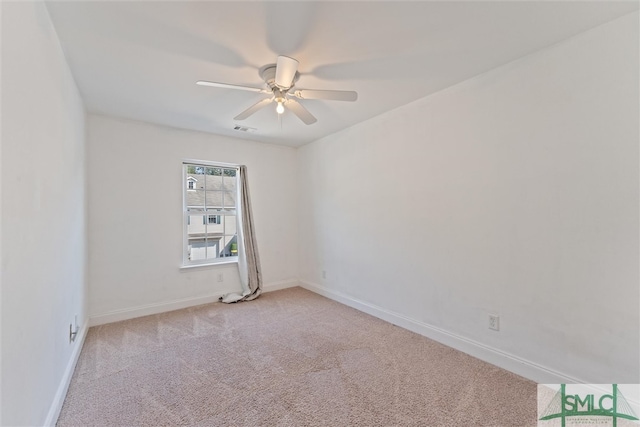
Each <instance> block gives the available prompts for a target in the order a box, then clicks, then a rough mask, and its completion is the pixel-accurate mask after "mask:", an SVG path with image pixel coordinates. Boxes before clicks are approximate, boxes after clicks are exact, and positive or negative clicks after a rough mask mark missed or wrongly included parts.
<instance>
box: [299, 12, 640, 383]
mask: <svg viewBox="0 0 640 427" xmlns="http://www.w3.org/2000/svg"><path fill="white" fill-rule="evenodd" d="M638 75H639V67H638V14H637V13H634V14H632V15H628V16H626V17H623V18H620V19H618V20H616V21H613V22H610V23H608V24H605V25H603V26H600V27H598V28H595V29H593V30H590V31H588V32H586V33H583V34H581V35H579V36H577V37H575V38H573V39H570V40H567V41H565V42H563V43H560V44H558V45H556V46H553V47H551V48H548V49H546V50H544V51H541V52H538V53H536V54H533V55H531V56H528V57H525V58H522V59H521V60H518V61H516V62H513V63H510V64H508V65H506V66H504V67H501V68H499V69H496V70H493V71H491V72H488V73H486V74H484V75H482V76H479V77H476V78H474V79H471V80H469V81H466V82H464V83H462V84H459V85H457V86H455V87H452V88H450V89H448V90H445V91H442V92H440V93H437V94H434V95H432V96H430V97H427V98H424V99H422V100H419V101H417V102H415V103H412V104H410V105H407V106H404V107H401V108H398V109H396V110H394V111H391V112H389V113H386V114H384V115H381V116H379V117H377V118H374V119H372V120H370V121H367V122H364V123H362V124H360V125H357V126H354V127H352V128H350V129H347V130H345V131H343V132H340V133H338V134H335V135H333V136H329V137H327V138H324V139H322V140H319V141H316V142H314V143H312V144H310V145H307V146H305V147H303V148H301V149H300V151H299V174H298V177H299V182H300V185H299V192H300V245H299V246H300V251H301V252H300V275H301V279H302V280H304V282H305V283H306V285H307V286H309V287H310V288H313V289H315V290H318V291H321V292H324V293H325V294H327V295H330V296H333V297H336V298H338V299H342V300H345V301H351V303H352V304H354V305H358V304H360V305H361V306H362V307H368V308H373V309H372V310H370V311H372V312H377V313H386V314H391V316H390V318H395V319H396V320H399V321H403V322H404V321H406V322H408V323H412V324H414V325H422V326H423V327H424V328H423V330H425V331H432V332H434V334H433V335H434V336H442V337H448V338H447V339H449V338H452V337H453V342H457V344H459V347H460V348H466V349H467V350H469V349H471V351H472V352H475V353H476V354H479V355H481V354H484V355H485V356H486V354H487V351H485V350H487V349H489V353H493V355H494V356H496V358H495V360H503V361H504V360H507V359H509V358H510V357H511V356H513V357H514V358H515V359H516V360H517V361H519V362H524V363H525V364H527V363H528V364H529V367H533V368H535V369H533V371H531V370H529V372H532V374H531V375H530V376H531V377H536V376H537V378H533V379H538V380H544V379H545V378H547V379H548V378H549V377H548V376H546V377H545V376H544V375H543V374H544V372H545V370H544V368H548V369H550V371H548V372H553V371H555V373H558V374H560V375H561V376H564V378H575V379H578V380H582V381H586V382H594V383H611V382H618V383H638V382H640V369H639V368H640V366H639V360H640V358H639V356H640V355H639V343H638V341H639V335H640V334H639V323H640V322H639V305H638V304H639V300H640V299H639V289H638V288H639V286H638V284H639V277H638V271H639V261H638V259H639V253H638V231H639V230H638V220H639V215H638V205H639V188H638V178H639V174H638V141H639V135H638V117H639V109H638V101H639V98H638ZM382 242H391V247H387V246H386V244H385V245H383V244H382ZM322 270H325V271H326V279H323V278H322ZM488 313H495V314H498V315H500V316H501V322H502V324H501V331H500V332H494V331H490V330H489V329H488V328H487V323H488V320H487V317H488ZM417 329H420V328H419V327H418V328H417ZM435 332H437V333H435ZM438 334H439V335H438ZM474 348H475V350H474ZM505 354H506V356H507V358H504V357H503V356H505ZM509 355H511V356H509ZM491 358H492V357H488V359H491ZM501 358H502V359H501ZM537 368H541V369H540V370H539V371H536V369H537ZM516 370H517V369H516ZM521 371H522V372H525V371H527V369H522V370H521Z"/></svg>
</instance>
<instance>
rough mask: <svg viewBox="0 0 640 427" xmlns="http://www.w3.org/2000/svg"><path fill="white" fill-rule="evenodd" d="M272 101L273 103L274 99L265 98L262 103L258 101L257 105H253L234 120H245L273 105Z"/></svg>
mask: <svg viewBox="0 0 640 427" xmlns="http://www.w3.org/2000/svg"><path fill="white" fill-rule="evenodd" d="M272 101H273V98H265V99H263V100H261V101H258V102H256V103H255V104H253V105H252V106H251V107H249V108H247V109H246V110H244V111H243V112H242V113H240V114H238V115H237V116H235V117H234V118H233V120H244V119H246V118H247V117H249V116H250V115H252V114H253V113H255V112H256V111H258V110H259V109H261V108H263V107H266V106H267V105H269V104H271V102H272Z"/></svg>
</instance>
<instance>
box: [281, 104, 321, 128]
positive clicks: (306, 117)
mask: <svg viewBox="0 0 640 427" xmlns="http://www.w3.org/2000/svg"><path fill="white" fill-rule="evenodd" d="M285 105H286V106H287V108H289V109H290V110H291V111H292V112H293V114H295V115H296V116H298V118H299V119H300V120H302V121H303V122H304V123H305V124H307V125H311V124H313V123H315V122H317V121H318V119H316V118H315V117H313V114H311V113H310V112H309V110H307V109H306V108H304V107H303V106H302V104H300V103H299V102H298V101H296V100H295V99H287V102H286V104H285Z"/></svg>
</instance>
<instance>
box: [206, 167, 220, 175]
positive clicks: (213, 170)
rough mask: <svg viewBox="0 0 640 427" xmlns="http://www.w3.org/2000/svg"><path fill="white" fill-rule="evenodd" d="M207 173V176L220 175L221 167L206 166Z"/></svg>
mask: <svg viewBox="0 0 640 427" xmlns="http://www.w3.org/2000/svg"><path fill="white" fill-rule="evenodd" d="M207 175H209V176H221V175H222V168H207Z"/></svg>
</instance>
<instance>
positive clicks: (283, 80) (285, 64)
mask: <svg viewBox="0 0 640 427" xmlns="http://www.w3.org/2000/svg"><path fill="white" fill-rule="evenodd" d="M297 71H298V61H296V60H295V59H293V58H289V57H288V56H282V55H280V56H278V62H277V63H276V85H278V86H279V87H280V88H282V89H289V88H290V87H291V85H292V84H293V79H294V77H295V76H296V72H297Z"/></svg>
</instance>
